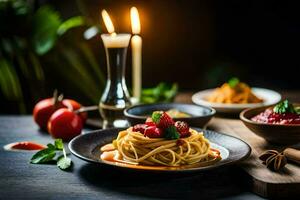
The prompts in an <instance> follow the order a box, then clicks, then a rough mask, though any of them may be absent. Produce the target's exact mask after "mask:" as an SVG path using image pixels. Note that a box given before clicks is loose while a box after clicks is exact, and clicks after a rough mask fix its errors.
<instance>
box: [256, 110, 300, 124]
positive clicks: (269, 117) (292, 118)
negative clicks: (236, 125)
mask: <svg viewBox="0 0 300 200" xmlns="http://www.w3.org/2000/svg"><path fill="white" fill-rule="evenodd" d="M251 120H252V121H255V122H260V123H266V124H300V115H299V114H295V113H283V114H279V113H275V112H273V109H271V108H268V109H266V110H265V111H264V112H262V113H260V114H258V115H256V116H254V117H252V118H251Z"/></svg>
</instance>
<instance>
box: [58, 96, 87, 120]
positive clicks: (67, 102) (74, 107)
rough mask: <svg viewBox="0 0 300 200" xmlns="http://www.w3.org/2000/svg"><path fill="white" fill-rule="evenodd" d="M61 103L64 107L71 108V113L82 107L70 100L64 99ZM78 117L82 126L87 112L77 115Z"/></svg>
mask: <svg viewBox="0 0 300 200" xmlns="http://www.w3.org/2000/svg"><path fill="white" fill-rule="evenodd" d="M62 103H63V104H64V105H66V106H67V107H68V108H72V111H75V110H78V109H80V108H81V107H82V105H81V104H80V103H78V102H77V101H74V100H72V99H64V100H63V101H62ZM79 116H80V117H81V119H82V122H83V124H84V123H85V121H86V119H87V117H88V115H87V112H82V113H79Z"/></svg>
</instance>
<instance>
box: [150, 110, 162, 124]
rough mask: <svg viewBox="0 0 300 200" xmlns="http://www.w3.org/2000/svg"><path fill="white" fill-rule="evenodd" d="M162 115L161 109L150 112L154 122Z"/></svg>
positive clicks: (157, 121)
mask: <svg viewBox="0 0 300 200" xmlns="http://www.w3.org/2000/svg"><path fill="white" fill-rule="evenodd" d="M161 116H162V112H161V111H155V112H153V113H152V116H151V118H152V121H153V122H155V123H159V120H160V118H161Z"/></svg>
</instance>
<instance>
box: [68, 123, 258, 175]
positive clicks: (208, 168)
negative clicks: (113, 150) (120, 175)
mask: <svg viewBox="0 0 300 200" xmlns="http://www.w3.org/2000/svg"><path fill="white" fill-rule="evenodd" d="M192 128H193V129H196V130H198V131H208V132H212V133H214V134H219V135H225V136H227V137H230V138H234V139H235V140H238V141H239V142H241V143H243V144H244V145H245V146H246V148H247V153H245V154H244V155H242V156H241V157H240V158H238V159H236V160H229V161H228V162H220V163H219V164H216V165H209V166H205V167H201V168H186V169H179V170H176V169H158V170H150V169H143V168H130V167H126V166H122V165H114V164H110V163H107V162H103V161H101V160H100V159H99V160H95V159H91V158H88V157H85V156H84V155H80V154H78V153H77V152H76V151H75V150H74V149H73V147H72V145H73V144H74V142H75V141H76V140H79V139H80V138H81V137H86V135H88V134H101V132H102V131H109V130H111V131H120V130H124V128H113V129H106V130H105V129H98V130H93V131H89V132H86V133H85V134H81V135H78V136H76V137H75V138H73V139H72V140H71V141H70V142H69V143H68V148H69V150H70V152H71V153H72V154H73V155H75V156H76V157H78V158H80V159H82V160H84V161H87V162H90V163H94V164H100V165H105V166H108V167H113V168H117V169H125V170H130V171H146V172H161V173H189V172H201V171H206V170H212V169H216V168H219V167H221V166H228V165H232V164H235V163H237V162H241V161H243V160H245V159H247V158H248V157H249V156H250V154H251V152H252V148H251V146H250V145H249V144H248V143H247V142H245V141H243V140H242V139H240V138H238V137H236V136H232V135H229V134H226V133H220V132H217V131H214V130H205V129H201V128H197V127H192ZM217 145H219V146H221V147H223V148H225V149H226V150H228V151H229V157H230V149H228V148H226V147H224V146H222V145H221V144H217Z"/></svg>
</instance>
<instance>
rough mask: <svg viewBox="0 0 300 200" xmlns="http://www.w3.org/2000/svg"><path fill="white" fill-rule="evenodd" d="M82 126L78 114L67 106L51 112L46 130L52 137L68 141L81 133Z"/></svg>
mask: <svg viewBox="0 0 300 200" xmlns="http://www.w3.org/2000/svg"><path fill="white" fill-rule="evenodd" d="M82 127H83V123H82V119H81V117H80V116H79V115H77V114H75V113H74V112H72V111H70V110H69V109H67V108H61V109H59V110H57V111H55V112H54V113H53V115H52V116H51V117H50V119H49V122H48V132H49V133H50V134H51V135H52V137H54V138H61V139H62V140H64V141H69V140H71V139H72V138H74V137H75V136H77V135H79V134H80V133H81V130H82Z"/></svg>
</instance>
